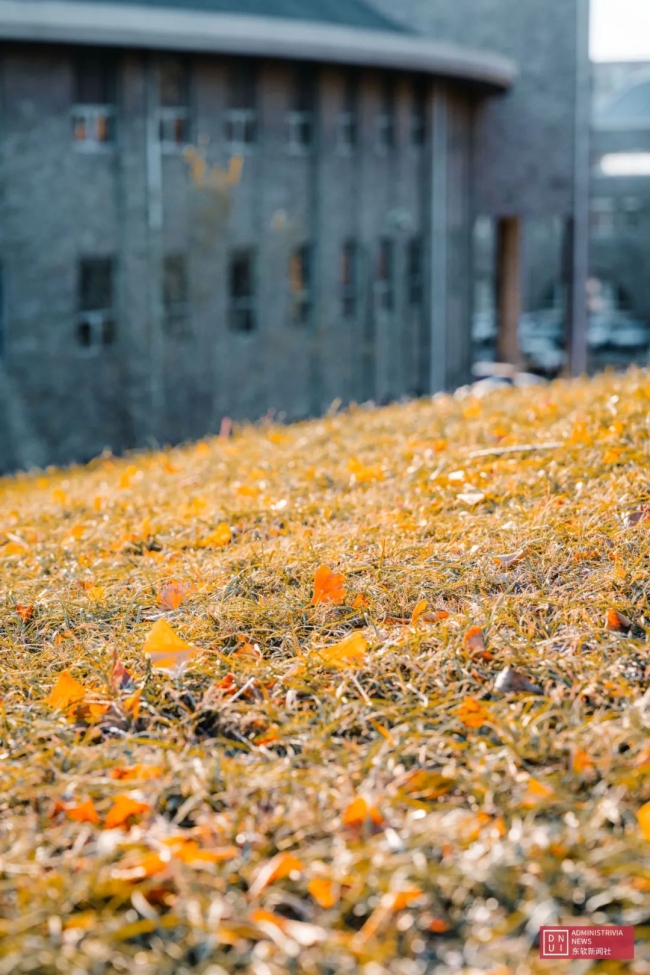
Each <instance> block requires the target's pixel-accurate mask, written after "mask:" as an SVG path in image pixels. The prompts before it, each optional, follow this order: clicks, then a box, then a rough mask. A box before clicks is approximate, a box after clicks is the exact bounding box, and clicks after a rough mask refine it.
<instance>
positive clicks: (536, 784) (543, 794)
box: [522, 779, 555, 807]
mask: <svg viewBox="0 0 650 975" xmlns="http://www.w3.org/2000/svg"><path fill="white" fill-rule="evenodd" d="M554 795H555V791H554V790H553V789H551V787H550V786H548V785H545V784H544V783H543V782H540V781H539V780H538V779H529V780H528V789H527V790H526V793H525V795H524V797H523V800H522V804H523V805H524V806H528V807H532V806H536V805H537V804H538V803H540V802H543V801H544V799H550V798H551V797H552V796H554Z"/></svg>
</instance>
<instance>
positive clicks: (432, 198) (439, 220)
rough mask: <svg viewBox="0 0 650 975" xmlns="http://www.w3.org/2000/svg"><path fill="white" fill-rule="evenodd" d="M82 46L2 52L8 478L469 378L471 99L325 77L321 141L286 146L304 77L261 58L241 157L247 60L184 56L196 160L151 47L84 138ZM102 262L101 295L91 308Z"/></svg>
mask: <svg viewBox="0 0 650 975" xmlns="http://www.w3.org/2000/svg"><path fill="white" fill-rule="evenodd" d="M78 54H79V51H78V50H75V49H72V48H66V47H63V46H55V45H52V46H48V47H38V46H29V45H18V44H16V45H7V46H6V47H5V49H4V53H3V56H2V82H3V83H2V115H3V125H2V137H1V162H0V209H1V211H2V220H1V221H0V264H1V269H2V290H3V316H2V326H1V338H2V345H1V350H0V372H1V379H0V387H1V392H0V395H1V396H2V397H3V399H4V404H3V403H0V407H2V406H4V408H3V409H0V451H1V452H2V453H0V467H3V468H4V469H10V468H12V467H15V466H25V465H26V466H29V465H31V464H44V463H47V462H66V461H70V460H79V459H82V460H83V459H87V458H89V457H91V456H92V455H94V454H96V453H97V452H99V451H101V450H102V449H104V448H107V447H108V448H112V449H114V450H120V449H124V448H127V447H132V446H139V445H145V444H147V443H149V442H152V441H154V442H156V441H157V442H177V441H181V440H184V439H187V438H192V437H198V436H202V435H204V434H205V433H206V432H209V431H215V430H218V429H219V425H220V422H221V419H222V417H224V416H230V417H233V418H236V419H255V418H257V417H260V416H263V415H265V414H266V413H267V412H268V411H269V410H272V411H274V412H275V413H276V414H280V415H284V416H286V417H287V418H289V419H293V418H299V417H304V416H308V415H313V414H315V413H318V412H320V411H322V410H324V409H326V408H327V407H328V406H329V405H330V403H331V402H332V401H333V400H335V399H340V400H342V401H343V402H344V403H345V402H350V401H361V400H367V399H373V400H375V401H378V402H387V401H389V400H392V399H395V398H398V397H400V396H402V395H405V394H418V393H424V392H427V391H430V390H432V389H434V388H440V387H441V386H443V385H453V384H457V383H459V382H464V381H466V379H467V378H468V371H469V365H470V358H469V330H468V322H469V314H470V312H469V307H468V301H469V297H468V296H469V292H470V288H469V274H470V265H469V239H470V225H471V214H472V201H471V192H470V190H471V153H472V131H473V101H472V99H473V96H472V95H471V93H470V91H469V90H465V89H463V87H462V86H461V85H460V84H452V83H447V84H445V85H441V84H434V83H433V82H431V81H429V80H427V79H423V78H420V77H415V76H409V75H407V74H402V73H397V72H396V73H392V74H389V73H382V72H379V71H376V70H373V69H364V70H359V71H352V72H351V71H350V69H347V68H345V67H335V66H322V67H318V66H317V67H315V68H314V73H313V84H314V103H313V104H314V110H315V115H314V118H315V127H314V141H313V145H312V146H310V147H308V148H301V147H300V146H297V147H296V146H294V148H293V150H292V149H291V147H290V146H289V145H288V126H289V116H288V113H289V112H290V111H291V110H292V109H295V107H296V98H297V97H299V96H297V94H296V91H297V88H296V77H297V76H296V66H295V65H292V64H290V63H288V62H280V61H259V62H256V63H253V64H252V65H251V68H252V70H253V73H254V75H256V77H257V84H256V87H255V96H254V107H255V111H256V113H257V125H258V140H257V144H256V145H255V146H249V145H244V146H243V152H242V155H241V160H243V161H239V162H238V161H236V160H235V161H234V162H233V158H232V147H229V146H228V145H227V143H226V140H225V135H224V133H225V124H226V121H227V119H228V117H229V116H228V111H229V106H231V105H232V100H231V80H230V79H231V69H232V64H233V62H232V61H231V60H229V59H228V58H226V57H213V56H208V55H196V56H189V57H188V60H187V67H188V69H189V72H188V78H189V85H188V87H187V98H186V103H187V104H186V105H184V106H183V112H185V115H184V116H183V119H184V120H183V122H182V124H183V125H185V126H186V127H187V128H186V132H187V136H188V140H189V142H190V143H191V146H192V147H193V148H192V154H191V156H190V157H189V158H188V156H187V154H186V153H183V151H182V149H183V140H181V141H180V142H179V144H178V145H177V144H175V143H173V144H165V145H161V142H160V138H159V125H160V118H161V75H160V72H161V66H162V63H163V61H162V56H159V55H157V54H155V53H145V52H139V51H127V52H119V51H117V52H113V53H112V55H111V57H112V58H113V62H114V65H115V96H114V98H115V113H114V118H113V119H111V122H110V124H111V126H114V141H112V142H111V141H109V142H107V143H100V144H96V145H93V144H90V143H88V144H86V143H85V142H84V141H83V140H81V143H80V142H79V141H76V142H75V141H74V140H73V137H72V136H73V126H76V125H77V122H76V121H75V117H74V108H73V106H74V105H75V103H76V100H78V94H77V93H76V92H75V84H76V82H75V71H76V68H75V65H76V64H77V60H76V59H77V57H78ZM305 77H307V76H305ZM417 91H419V92H420V93H421V96H420V98H421V101H420V108H419V109H418V112H416V111H415V110H414V105H415V104H416V102H415V100H414V99H415V93H416V92H417ZM351 98H352V99H353V102H354V103H355V104H356V105H357V106H358V145H357V147H356V148H354V149H352V150H349V151H348V150H346V149H345V146H344V145H343V144H342V137H341V132H342V124H343V122H342V118H343V114H344V113H345V111H346V110H347V109H349V107H350V99H351ZM389 110H390V111H392V113H393V119H392V122H390V123H388V124H390V125H392V126H394V137H393V138H394V144H393V145H392V146H390V145H388V146H385V147H383V148H382V145H381V144H380V141H379V133H380V131H382V130H383V129H382V126H384V129H385V124H386V123H385V120H384V122H382V118H383V117H384V116H385V115H386V113H387V112H389V114H390V111H389ZM162 114H164V112H163V113H162ZM169 114H171V116H173V115H174V113H173V112H171V113H168V115H169ZM181 114H183V113H181ZM166 117H167V116H166ZM94 124H95V123H94V122H93V121H92V119H91V120H90V121H88V125H94ZM169 124H170V125H171V124H172V123H171V122H170V123H169ZM419 124H422V125H423V126H424V132H425V135H424V138H423V140H422V144H417V143H419V142H420V140H418V139H414V138H413V131H414V126H417V125H419ZM75 131H76V129H75ZM389 141H390V140H389ZM238 261H239V262H240V263H239V264H238V263H237V262H238ZM242 261H244V263H245V264H246V266H244V264H242V263H241V262H242ZM300 261H303V262H304V263H302V264H300ZM246 262H249V263H246ZM297 262H298V263H297ZM109 265H110V272H109V271H108V270H107V267H108V266H109ZM89 268H90V269H89ZM107 275H108V276H109V277H110V278H111V281H110V286H111V287H110V291H111V298H110V305H111V307H110V308H109V309H104V308H101V307H88V306H89V305H90V306H93V303H94V305H96V306H101V305H102V304H103V303H105V302H106V301H108V299H106V298H104V297H97V295H98V294H99V293H101V294H102V295H103V294H105V293H106V291H107ZM93 289H94V290H93ZM102 289H103V290H102ZM301 302H302V305H301ZM235 306H236V307H237V309H238V310H237V311H235V312H233V308H234V307H235ZM297 306H298V307H299V308H300V307H304V308H306V310H305V311H304V315H302V317H301V313H300V312H299V311H298V312H297V311H296V307H297ZM235 320H236V321H237V322H239V324H240V326H241V325H242V323H244V325H245V326H246V327H245V328H239V329H238V328H233V327H232V326H233V322H234V321H235ZM248 325H250V326H251V328H250V330H247V326H248Z"/></svg>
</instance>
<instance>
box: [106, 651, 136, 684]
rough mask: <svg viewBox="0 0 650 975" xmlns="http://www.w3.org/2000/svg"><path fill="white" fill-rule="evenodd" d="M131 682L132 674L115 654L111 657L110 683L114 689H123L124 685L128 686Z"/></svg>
mask: <svg viewBox="0 0 650 975" xmlns="http://www.w3.org/2000/svg"><path fill="white" fill-rule="evenodd" d="M132 684H133V676H132V674H131V673H130V672H129V671H128V670H127V669H126V667H125V666H124V664H123V663H122V661H121V660H120V659H119V657H118V656H117V654H115V657H114V659H113V669H112V671H111V685H112V687H113V690H114V691H116V692H117V691H121V690H124V688H125V687H130V686H131V685H132Z"/></svg>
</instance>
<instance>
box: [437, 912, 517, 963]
mask: <svg viewBox="0 0 650 975" xmlns="http://www.w3.org/2000/svg"><path fill="white" fill-rule="evenodd" d="M427 929H428V930H429V931H431V932H432V933H433V934H445V933H446V932H447V931H449V924H448V923H447V921H443V920H442V918H439V917H434V919H433V920H432V921H430V922H429V924H428V925H427ZM509 972H510V969H508V973H509ZM504 975H506V973H505V972H504Z"/></svg>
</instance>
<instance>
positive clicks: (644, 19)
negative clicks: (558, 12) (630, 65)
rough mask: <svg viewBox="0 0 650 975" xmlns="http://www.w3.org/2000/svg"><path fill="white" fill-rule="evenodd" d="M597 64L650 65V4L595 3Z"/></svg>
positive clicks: (639, 0)
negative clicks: (629, 62) (649, 62)
mask: <svg viewBox="0 0 650 975" xmlns="http://www.w3.org/2000/svg"><path fill="white" fill-rule="evenodd" d="M591 56H592V58H593V59H594V61H650V0H591Z"/></svg>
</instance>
